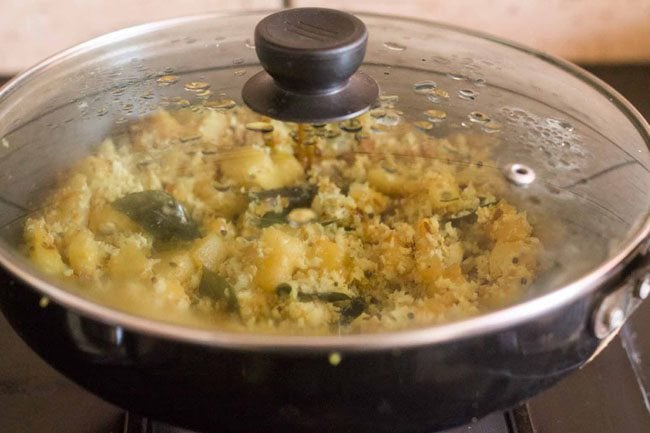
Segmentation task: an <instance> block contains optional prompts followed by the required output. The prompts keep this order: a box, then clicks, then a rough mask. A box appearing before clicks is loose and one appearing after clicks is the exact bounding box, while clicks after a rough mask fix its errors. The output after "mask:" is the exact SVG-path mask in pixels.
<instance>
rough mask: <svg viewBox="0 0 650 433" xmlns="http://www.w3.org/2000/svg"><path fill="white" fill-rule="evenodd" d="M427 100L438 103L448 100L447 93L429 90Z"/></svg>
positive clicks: (436, 89)
mask: <svg viewBox="0 0 650 433" xmlns="http://www.w3.org/2000/svg"><path fill="white" fill-rule="evenodd" d="M427 99H428V100H429V101H431V102H440V101H441V100H443V99H449V92H447V91H446V90H444V89H440V88H435V89H431V90H430V91H429V93H428V96H427Z"/></svg>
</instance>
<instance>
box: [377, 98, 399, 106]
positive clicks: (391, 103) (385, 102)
mask: <svg viewBox="0 0 650 433" xmlns="http://www.w3.org/2000/svg"><path fill="white" fill-rule="evenodd" d="M398 100H399V96H397V95H381V96H380V97H379V102H380V103H381V105H382V107H392V106H394V105H395V104H397V101H398Z"/></svg>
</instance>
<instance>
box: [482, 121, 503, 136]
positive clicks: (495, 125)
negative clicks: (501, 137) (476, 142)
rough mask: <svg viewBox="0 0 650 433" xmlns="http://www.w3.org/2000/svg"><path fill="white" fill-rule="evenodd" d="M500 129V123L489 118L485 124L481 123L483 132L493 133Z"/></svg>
mask: <svg viewBox="0 0 650 433" xmlns="http://www.w3.org/2000/svg"><path fill="white" fill-rule="evenodd" d="M499 131H501V124H500V123H499V122H497V121H495V120H490V121H489V122H487V123H486V124H485V125H483V132H487V133H488V134H494V133H497V132H499Z"/></svg>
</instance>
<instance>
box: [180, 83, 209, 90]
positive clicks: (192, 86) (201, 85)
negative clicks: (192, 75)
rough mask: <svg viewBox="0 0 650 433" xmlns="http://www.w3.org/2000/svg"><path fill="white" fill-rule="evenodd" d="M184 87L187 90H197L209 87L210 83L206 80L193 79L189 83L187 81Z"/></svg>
mask: <svg viewBox="0 0 650 433" xmlns="http://www.w3.org/2000/svg"><path fill="white" fill-rule="evenodd" d="M183 87H184V88H185V90H189V91H190V92H196V91H201V90H206V89H209V88H210V83H206V82H205V81H191V82H189V83H186V84H185V86H183Z"/></svg>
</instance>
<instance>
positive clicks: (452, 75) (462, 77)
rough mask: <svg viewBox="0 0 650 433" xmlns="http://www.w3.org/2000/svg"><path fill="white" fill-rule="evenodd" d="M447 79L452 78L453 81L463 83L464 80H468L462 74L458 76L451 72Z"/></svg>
mask: <svg viewBox="0 0 650 433" xmlns="http://www.w3.org/2000/svg"><path fill="white" fill-rule="evenodd" d="M447 77H449V78H451V79H452V80H456V81H463V80H465V79H467V77H466V76H464V75H461V74H456V73H453V72H449V73H448V74H447Z"/></svg>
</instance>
